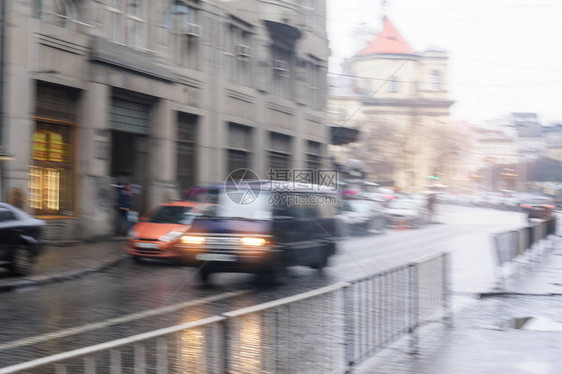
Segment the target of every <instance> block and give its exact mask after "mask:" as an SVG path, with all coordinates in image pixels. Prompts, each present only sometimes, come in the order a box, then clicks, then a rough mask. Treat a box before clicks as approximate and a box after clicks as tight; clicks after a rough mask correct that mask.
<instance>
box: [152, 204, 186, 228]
mask: <svg viewBox="0 0 562 374" xmlns="http://www.w3.org/2000/svg"><path fill="white" fill-rule="evenodd" d="M191 209H192V208H191V207H186V206H169V205H165V206H162V207H161V208H160V209H158V210H157V211H156V213H154V215H153V216H152V217H151V218H150V220H149V221H148V222H151V223H177V224H180V225H189V224H190V223H191V221H193V217H194V216H193V214H191V213H190V212H191Z"/></svg>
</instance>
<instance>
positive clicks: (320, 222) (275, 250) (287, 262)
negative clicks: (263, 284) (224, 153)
mask: <svg viewBox="0 0 562 374" xmlns="http://www.w3.org/2000/svg"><path fill="white" fill-rule="evenodd" d="M207 195H208V196H207V198H205V199H204V201H205V202H207V203H209V204H212V205H210V206H208V207H206V208H205V209H203V210H202V215H201V216H197V217H196V218H195V219H194V220H193V224H192V225H191V227H190V228H189V231H188V232H187V233H186V234H185V235H183V236H182V237H181V244H180V247H181V248H182V250H183V252H184V255H185V257H184V258H185V262H186V264H187V265H188V266H191V267H198V268H199V271H198V275H199V277H200V280H201V281H202V282H203V283H207V282H209V277H210V276H211V275H212V274H213V273H219V272H241V273H254V274H259V275H261V276H262V277H265V279H266V280H268V281H273V280H275V278H276V276H277V275H278V274H280V273H282V272H283V271H284V269H285V268H286V267H288V266H293V265H300V266H308V267H311V268H313V269H319V270H320V269H323V268H324V267H326V266H327V264H328V259H329V257H330V256H332V255H333V254H334V253H335V250H336V239H335V234H336V232H335V231H336V220H335V208H336V202H337V195H336V192H335V191H333V190H332V189H329V188H326V187H323V186H315V185H301V184H298V185H297V184H293V183H290V182H275V181H251V182H244V183H237V184H234V183H232V184H230V183H227V184H221V185H216V186H211V187H209V189H208V192H207ZM320 201H321V203H320Z"/></svg>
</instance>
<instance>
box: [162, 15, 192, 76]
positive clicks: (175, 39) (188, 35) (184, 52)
mask: <svg viewBox="0 0 562 374" xmlns="http://www.w3.org/2000/svg"><path fill="white" fill-rule="evenodd" d="M161 29H167V30H169V34H170V42H171V45H170V47H171V49H172V59H173V61H174V63H175V64H176V65H179V66H182V67H186V68H190V69H198V68H199V56H200V48H201V47H200V41H199V39H200V38H201V26H200V25H199V24H198V23H197V13H196V11H195V9H194V8H192V7H189V6H186V5H173V6H171V7H170V8H169V9H168V10H167V11H166V13H165V16H164V21H163V24H162V25H161ZM162 39H163V40H164V39H167V37H165V38H162ZM165 41H166V42H167V40H165Z"/></svg>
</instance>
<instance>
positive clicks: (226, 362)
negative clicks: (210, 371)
mask: <svg viewBox="0 0 562 374" xmlns="http://www.w3.org/2000/svg"><path fill="white" fill-rule="evenodd" d="M220 325H221V326H222V330H223V335H222V336H223V340H222V341H223V346H222V366H223V373H225V374H229V373H230V357H229V356H230V349H229V348H230V342H229V341H228V340H229V339H230V335H231V332H230V319H229V318H226V319H224V320H223V321H222V322H221V323H220Z"/></svg>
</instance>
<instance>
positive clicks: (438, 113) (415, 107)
mask: <svg viewBox="0 0 562 374" xmlns="http://www.w3.org/2000/svg"><path fill="white" fill-rule="evenodd" d="M383 5H384V2H383ZM412 32H415V30H412ZM447 63H448V56H447V52H446V51H444V50H442V49H439V48H430V49H427V50H425V51H423V52H416V51H415V50H414V48H412V46H411V45H410V44H409V43H408V41H407V40H406V38H405V37H404V36H403V35H402V34H401V33H400V31H398V28H397V27H396V26H395V24H394V23H393V22H392V21H391V20H390V19H389V18H388V17H387V16H386V15H385V16H383V19H382V30H381V31H380V32H378V33H376V34H375V35H373V38H372V39H371V40H369V41H368V42H367V43H366V45H364V46H363V47H362V48H361V49H360V50H359V51H358V52H357V53H356V54H355V55H354V56H353V57H352V58H351V59H350V60H348V61H347V62H346V69H345V73H346V74H348V75H349V76H351V77H352V78H350V79H353V84H352V87H353V92H351V93H350V95H351V96H354V97H355V98H356V105H357V108H360V109H359V110H358V111H357V114H356V115H354V116H353V118H354V119H355V123H353V120H352V121H350V122H351V123H349V124H348V125H351V126H355V127H357V128H358V129H359V131H360V133H361V141H360V142H359V143H356V144H354V145H352V147H354V149H353V153H354V155H355V156H356V157H357V156H360V158H361V159H362V160H364V161H365V162H367V164H368V166H369V168H370V170H372V175H371V179H373V181H378V182H383V183H386V184H389V183H393V184H394V185H396V186H399V187H401V188H404V189H405V190H410V191H419V190H423V189H426V188H427V187H428V186H427V185H428V184H430V183H431V182H430V181H429V180H428V176H435V174H437V175H438V176H440V181H441V182H443V183H451V184H453V181H452V180H450V178H449V180H448V177H450V176H452V175H453V174H455V173H454V170H453V169H454V168H455V166H454V165H453V162H452V161H451V160H453V158H458V157H459V151H458V149H457V148H458V147H457V144H456V142H457V141H456V139H455V137H454V136H453V135H452V134H453V133H454V131H453V128H452V125H451V121H450V118H449V109H450V107H451V105H452V104H453V101H452V100H451V99H450V98H449V92H448V89H447ZM340 93H341V91H340ZM347 100H348V99H347ZM337 101H338V99H335V100H334V99H333V98H332V99H330V100H329V102H330V103H334V104H335V105H337ZM346 102H349V101H346ZM348 105H349V104H348Z"/></svg>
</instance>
